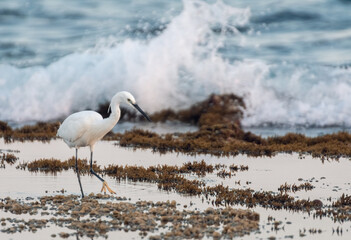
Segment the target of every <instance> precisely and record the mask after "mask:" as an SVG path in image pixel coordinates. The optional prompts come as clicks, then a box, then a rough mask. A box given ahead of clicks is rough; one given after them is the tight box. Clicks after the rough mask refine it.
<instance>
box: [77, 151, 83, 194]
mask: <svg viewBox="0 0 351 240" xmlns="http://www.w3.org/2000/svg"><path fill="white" fill-rule="evenodd" d="M76 172H77V177H78V182H79V187H80V191H81V192H82V198H84V192H83V187H82V183H81V182H80V176H79V169H78V148H76Z"/></svg>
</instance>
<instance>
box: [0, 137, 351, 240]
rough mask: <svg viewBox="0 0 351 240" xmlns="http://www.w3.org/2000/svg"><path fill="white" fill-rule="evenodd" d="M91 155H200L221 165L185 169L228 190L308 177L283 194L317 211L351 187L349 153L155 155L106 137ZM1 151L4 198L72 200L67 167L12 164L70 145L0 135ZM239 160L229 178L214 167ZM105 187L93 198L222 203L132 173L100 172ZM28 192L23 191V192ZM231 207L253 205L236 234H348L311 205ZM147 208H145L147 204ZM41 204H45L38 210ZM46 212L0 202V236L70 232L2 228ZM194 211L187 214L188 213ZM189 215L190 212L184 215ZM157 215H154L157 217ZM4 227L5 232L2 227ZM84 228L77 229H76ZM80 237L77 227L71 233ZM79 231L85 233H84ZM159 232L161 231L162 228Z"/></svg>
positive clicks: (61, 153) (149, 161) (124, 158)
mask: <svg viewBox="0 0 351 240" xmlns="http://www.w3.org/2000/svg"><path fill="white" fill-rule="evenodd" d="M95 149H96V151H95V160H96V163H97V165H100V166H101V167H107V166H108V165H109V164H118V165H122V166H125V165H135V166H139V167H141V166H143V167H149V166H156V165H158V164H161V165H170V166H175V165H176V166H182V165H183V164H184V163H187V162H194V161H198V162H199V161H201V160H204V161H205V162H206V164H212V165H216V164H222V165H224V167H223V168H221V169H218V170H215V171H214V172H212V173H208V174H206V175H205V176H203V177H198V176H197V175H196V174H184V176H185V177H186V178H187V179H189V180H193V179H199V180H202V181H203V182H204V183H205V185H206V186H209V187H211V186H215V185H218V184H223V186H228V187H229V188H231V189H242V190H245V189H248V188H250V189H253V190H254V191H272V192H273V193H276V194H278V193H279V190H278V189H279V187H281V185H284V184H286V185H285V186H287V185H293V184H295V185H300V184H303V183H310V184H311V185H312V186H313V187H314V188H313V189H311V190H308V191H305V190H300V191H296V192H288V194H289V196H293V197H295V199H296V200H298V199H309V200H311V201H313V200H320V201H321V202H322V204H323V208H322V210H327V209H329V208H330V207H331V205H332V203H333V202H335V201H336V200H337V199H339V198H340V197H341V195H342V194H346V195H351V186H350V180H349V179H350V178H349V173H350V172H351V164H350V160H348V159H346V158H340V159H339V160H338V161H335V160H330V161H327V160H325V161H322V160H321V159H319V158H312V157H311V156H309V155H299V154H291V155H290V154H278V155H276V156H274V157H248V156H246V155H238V156H235V157H234V156H232V157H216V156H211V155H197V156H189V155H185V154H181V153H167V154H159V153H153V152H152V150H140V149H137V150H133V149H130V148H121V147H118V146H116V145H115V142H113V141H102V142H99V143H98V144H97V145H96V148H95ZM0 150H1V152H2V153H1V154H3V153H5V154H7V153H11V154H14V155H15V156H16V157H18V160H17V161H16V162H15V163H14V164H12V165H11V164H9V163H4V164H5V168H1V169H0V173H1V174H0V198H1V202H3V203H4V202H5V201H6V198H7V197H10V198H11V199H15V200H16V201H22V202H23V203H29V202H33V201H40V199H41V198H43V197H44V198H45V197H48V196H53V195H54V196H56V195H62V194H63V195H64V196H66V197H68V196H69V195H71V194H73V195H75V196H74V197H72V198H74V199H77V201H78V199H79V198H78V195H79V186H78V182H77V178H76V175H75V173H74V171H73V170H67V171H62V172H57V173H55V174H49V173H43V172H29V171H28V170H20V169H16V166H18V164H20V163H23V162H32V161H34V160H38V159H41V158H55V159H60V160H62V161H64V160H67V159H69V158H71V157H72V156H73V154H74V150H69V149H68V148H67V146H66V145H65V144H64V143H63V141H62V140H51V141H50V142H49V143H42V142H37V141H34V142H23V143H21V142H13V143H9V144H5V143H4V140H3V139H1V140H0ZM79 157H80V158H88V157H89V150H88V149H81V150H80V152H79ZM232 164H235V165H238V166H240V165H245V166H248V170H247V171H237V172H235V173H233V174H232V175H231V177H230V178H229V177H225V178H223V177H220V176H218V175H217V174H218V173H219V172H220V171H221V170H225V171H226V172H229V166H230V165H232ZM104 178H105V180H107V182H108V183H109V185H110V187H111V188H112V189H113V190H115V191H116V192H117V194H116V195H115V196H114V197H113V198H111V199H108V200H103V199H99V203H100V204H106V202H107V201H110V202H112V203H114V204H120V203H126V204H127V203H128V204H134V205H135V204H137V203H138V202H140V201H147V202H148V201H152V202H153V203H154V204H155V203H157V202H158V201H160V202H167V201H172V200H175V201H176V203H177V205H176V209H177V211H180V212H182V211H200V212H201V213H203V214H205V212H206V209H208V208H209V207H211V208H213V209H224V208H225V206H215V205H213V204H212V201H211V199H208V200H206V199H205V198H204V196H202V195H199V196H189V195H185V194H179V193H177V192H175V191H171V192H167V191H163V190H159V188H158V187H157V184H155V183H149V182H140V181H137V182H134V181H131V180H116V179H115V178H113V177H109V176H104ZM81 180H82V184H83V188H84V191H85V192H86V193H87V194H89V193H94V196H96V194H97V193H99V190H100V189H101V182H100V181H99V180H98V179H96V178H95V177H92V176H90V175H87V174H86V175H83V176H82V177H81ZM28 197H29V198H28ZM230 207H231V208H233V209H243V210H248V209H249V210H250V211H254V212H256V213H257V214H259V225H258V227H259V228H258V229H254V230H252V231H251V230H250V235H245V236H242V237H240V239H253V238H255V239H267V238H269V237H275V238H277V239H279V238H290V237H293V238H294V239H299V238H304V239H331V238H333V239H349V238H350V236H351V224H350V220H347V221H344V222H338V221H336V222H334V220H333V218H332V217H328V216H326V217H322V218H321V219H320V218H316V217H315V216H314V215H315V213H316V212H317V211H318V210H316V209H312V210H311V211H310V212H308V211H289V210H272V209H271V208H264V207H260V206H255V207H253V208H248V206H247V205H245V204H243V205H240V204H239V205H232V206H230ZM149 210H150V209H148V210H147V211H149ZM44 211H47V210H44ZM47 212H49V215H41V213H40V214H39V213H38V215H35V216H34V215H28V214H27V215H26V216H25V215H16V214H15V213H11V212H10V211H4V210H3V209H0V220H1V219H2V218H4V219H6V220H5V221H4V222H5V223H6V225H4V226H2V225H0V229H1V232H0V235H1V239H10V238H11V239H23V238H25V237H29V238H30V237H34V236H35V237H36V239H53V238H54V237H53V234H54V235H55V237H56V238H61V237H65V236H66V235H64V234H61V236H60V233H68V239H76V235H75V234H76V233H77V230H72V229H70V228H68V227H67V226H66V225H62V226H59V225H57V224H56V223H54V222H48V223H47V224H46V225H45V226H46V227H45V228H42V229H40V228H37V231H36V232H35V235H34V233H32V232H31V231H30V230H28V229H25V230H23V231H22V232H21V233H19V232H16V233H7V232H6V229H9V227H10V226H12V224H14V223H11V222H10V221H9V220H8V219H7V218H9V219H17V220H19V219H22V218H24V219H30V218H37V219H50V218H51V217H53V215H54V214H55V213H57V210H55V209H52V211H47ZM189 214H190V215H194V213H189ZM190 215H189V216H190ZM158 221H161V220H158ZM3 231H5V232H3ZM216 231H218V232H219V233H221V234H223V233H222V231H223V226H222V227H219V228H218V230H216ZM142 232H143V231H141V230H136V231H128V232H126V231H125V230H124V229H121V230H118V229H112V228H111V227H109V231H107V232H106V233H104V234H100V233H99V232H98V231H97V235H96V236H95V237H94V239H100V238H105V237H106V236H107V237H108V238H110V239H111V238H114V237H119V238H124V239H133V238H134V239H138V238H140V237H141V236H142V235H143V234H145V233H142ZM167 232H168V234H170V233H169V232H172V229H171V228H167V227H166V228H158V229H157V230H155V231H154V232H147V235H146V238H149V237H150V236H161V235H160V234H161V233H164V234H166V233H167ZM83 235H84V234H83ZM78 236H79V234H78ZM84 236H86V235H84ZM163 236H165V235H163ZM203 237H205V238H213V235H211V234H208V233H203Z"/></svg>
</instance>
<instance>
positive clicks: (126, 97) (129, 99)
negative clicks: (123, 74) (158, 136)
mask: <svg viewBox="0 0 351 240" xmlns="http://www.w3.org/2000/svg"><path fill="white" fill-rule="evenodd" d="M114 99H116V100H117V101H118V102H119V103H125V104H127V105H129V106H131V107H134V108H135V109H137V110H138V111H139V112H140V113H141V114H142V115H143V116H144V117H145V118H146V119H147V120H148V121H150V122H151V120H150V118H149V116H148V115H147V114H146V113H145V112H144V111H143V110H142V109H141V108H140V107H139V105H138V104H137V103H136V101H135V98H134V97H133V95H132V94H131V93H129V92H126V91H123V92H119V93H117V94H116V95H115V96H114V97H113V98H112V101H111V104H112V102H114ZM111 104H110V107H111Z"/></svg>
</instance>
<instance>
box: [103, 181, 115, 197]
mask: <svg viewBox="0 0 351 240" xmlns="http://www.w3.org/2000/svg"><path fill="white" fill-rule="evenodd" d="M106 189H107V190H108V191H109V192H110V193H111V194H115V192H114V191H113V190H112V189H111V188H110V187H109V186H108V185H107V182H106V181H103V182H102V188H101V192H104V193H106Z"/></svg>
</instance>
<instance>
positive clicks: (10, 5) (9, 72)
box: [0, 0, 351, 135]
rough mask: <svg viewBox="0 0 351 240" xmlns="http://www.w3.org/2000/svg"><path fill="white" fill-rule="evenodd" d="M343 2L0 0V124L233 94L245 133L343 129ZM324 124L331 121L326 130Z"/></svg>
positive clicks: (347, 50)
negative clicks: (122, 101) (121, 96)
mask: <svg viewBox="0 0 351 240" xmlns="http://www.w3.org/2000/svg"><path fill="white" fill-rule="evenodd" d="M350 13H351V1H347V0H324V1H316V0H309V1H284V2H281V1H277V0H267V1H259V0H252V1H244V0H236V1H229V0H227V1H225V0H222V1H203V0H184V1H181V0H169V1H161V0H150V1H142V0H131V1H112V0H109V1H105V0H103V1H93V0H88V1H87V0H84V1H83V0H71V1H68V0H64V1H62V0H52V1H44V0H27V1H21V0H2V1H0V36H1V37H0V120H5V121H11V122H17V123H23V122H31V121H39V120H40V121H46V120H52V119H57V118H61V117H65V116H67V115H68V114H70V113H72V112H73V111H77V110H82V109H87V108H91V109H95V108H97V106H98V105H99V104H100V103H103V102H105V101H109V100H110V98H111V97H112V96H113V95H114V93H116V92H118V91H121V90H128V91H130V92H132V93H133V94H134V95H135V97H136V99H137V101H138V102H139V105H140V106H142V107H143V108H144V109H145V110H146V111H148V112H154V111H158V110H161V109H164V108H175V109H180V108H185V107H188V106H190V105H191V104H193V103H195V102H196V101H199V100H202V99H204V98H206V97H207V96H208V95H209V94H211V93H235V94H237V95H240V96H242V97H243V98H244V100H245V103H246V109H245V117H244V120H243V125H244V127H246V128H251V129H257V128H259V129H261V130H262V128H263V129H265V128H268V131H270V130H272V129H273V135H274V134H275V133H274V129H281V128H282V126H283V128H284V127H286V128H287V129H291V128H294V127H296V126H298V127H299V128H301V127H302V128H303V129H309V128H314V127H317V128H318V129H319V128H325V127H327V128H328V127H329V131H330V129H332V131H333V129H336V130H340V129H348V128H350V127H351V117H350V116H351V106H350V103H351V68H350V67H351V14H350ZM330 127H332V128H330Z"/></svg>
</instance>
